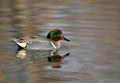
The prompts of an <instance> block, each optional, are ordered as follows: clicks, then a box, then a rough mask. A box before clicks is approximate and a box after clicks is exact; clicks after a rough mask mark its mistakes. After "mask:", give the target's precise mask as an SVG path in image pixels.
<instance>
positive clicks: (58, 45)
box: [53, 41, 60, 49]
mask: <svg viewBox="0 0 120 83" xmlns="http://www.w3.org/2000/svg"><path fill="white" fill-rule="evenodd" d="M53 43H54V44H55V46H56V49H58V48H60V41H57V42H56V41H53Z"/></svg>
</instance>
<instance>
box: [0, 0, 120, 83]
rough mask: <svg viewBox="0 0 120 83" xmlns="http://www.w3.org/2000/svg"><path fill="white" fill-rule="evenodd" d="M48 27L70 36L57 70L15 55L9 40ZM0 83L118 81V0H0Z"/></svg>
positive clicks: (38, 60)
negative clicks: (68, 54) (66, 53)
mask: <svg viewBox="0 0 120 83" xmlns="http://www.w3.org/2000/svg"><path fill="white" fill-rule="evenodd" d="M52 27H59V28H60V29H62V30H63V32H64V33H65V36H66V37H68V38H69V39H70V40H71V43H70V45H71V47H72V50H71V51H70V56H68V57H67V58H65V59H64V60H63V61H62V63H61V65H62V67H61V68H51V63H49V62H47V59H46V57H45V56H43V55H48V52H34V53H33V52H28V54H27V56H26V57H24V58H22V59H21V58H19V57H17V53H18V52H17V48H16V45H15V44H14V43H13V42H12V41H11V39H12V38H16V37H20V36H26V35H30V36H32V35H38V34H40V35H44V34H46V33H47V32H48V31H49V29H51V28H52ZM39 54H40V56H38V55H39ZM0 83H120V0H0Z"/></svg>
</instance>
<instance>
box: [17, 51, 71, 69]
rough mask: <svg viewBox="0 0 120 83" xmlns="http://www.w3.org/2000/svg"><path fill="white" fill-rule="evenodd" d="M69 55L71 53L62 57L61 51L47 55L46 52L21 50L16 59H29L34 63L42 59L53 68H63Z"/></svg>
mask: <svg viewBox="0 0 120 83" xmlns="http://www.w3.org/2000/svg"><path fill="white" fill-rule="evenodd" d="M41 54H43V55H44V58H43V57H42V56H43V55H41ZM46 55H47V57H46ZM69 55H70V53H69V52H67V53H65V54H63V55H61V54H60V51H59V49H57V50H53V51H50V52H46V53H45V52H44V53H43V52H42V51H36V50H34V51H33V50H31V51H28V50H25V49H21V50H18V51H17V55H16V57H18V58H21V59H24V58H26V57H29V59H30V60H33V61H37V60H41V59H42V62H49V63H50V65H51V67H52V68H61V67H62V66H61V64H62V60H63V59H64V58H66V57H67V56H69ZM38 58H39V59H38ZM46 59H47V60H46ZM43 60H44V61H43Z"/></svg>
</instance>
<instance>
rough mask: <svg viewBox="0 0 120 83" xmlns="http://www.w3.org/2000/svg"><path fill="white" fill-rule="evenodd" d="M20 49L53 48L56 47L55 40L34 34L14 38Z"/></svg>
mask: <svg viewBox="0 0 120 83" xmlns="http://www.w3.org/2000/svg"><path fill="white" fill-rule="evenodd" d="M14 41H15V42H16V44H17V46H18V47H19V49H30V50H53V49H55V48H54V46H53V45H52V44H54V43H53V41H50V40H49V39H47V38H45V37H40V36H34V37H33V36H32V37H23V38H19V39H14Z"/></svg>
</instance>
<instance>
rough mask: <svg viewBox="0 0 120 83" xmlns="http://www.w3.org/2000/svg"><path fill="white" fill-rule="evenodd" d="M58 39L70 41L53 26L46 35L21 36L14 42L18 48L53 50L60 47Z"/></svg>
mask: <svg viewBox="0 0 120 83" xmlns="http://www.w3.org/2000/svg"><path fill="white" fill-rule="evenodd" d="M60 40H66V41H68V42H69V41H70V40H69V39H67V38H65V37H64V35H63V32H62V31H61V30H60V29H58V28H53V29H51V30H50V31H49V33H48V34H47V36H46V37H42V36H32V37H30V36H26V37H23V38H18V39H14V42H15V43H16V44H17V46H18V47H19V48H22V49H31V50H53V49H58V48H60V46H61V44H60Z"/></svg>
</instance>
